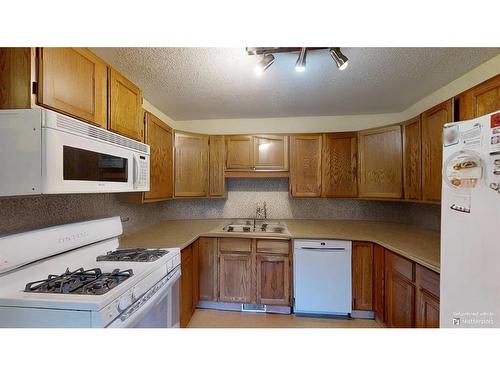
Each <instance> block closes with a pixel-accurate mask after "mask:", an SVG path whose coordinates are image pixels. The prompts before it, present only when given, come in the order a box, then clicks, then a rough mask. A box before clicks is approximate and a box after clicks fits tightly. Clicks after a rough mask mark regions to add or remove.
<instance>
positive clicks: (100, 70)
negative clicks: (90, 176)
mask: <svg viewBox="0 0 500 375" xmlns="http://www.w3.org/2000/svg"><path fill="white" fill-rule="evenodd" d="M107 69H108V68H107V65H106V63H104V62H103V61H102V60H101V59H100V58H98V57H97V56H95V55H94V54H93V53H91V52H90V51H89V50H87V49H85V48H39V49H38V103H39V104H40V105H42V106H44V107H48V108H51V109H54V110H56V111H59V112H63V113H66V114H68V115H71V116H74V117H77V118H79V119H82V120H85V121H89V122H91V123H93V124H96V125H98V126H100V127H102V128H106V127H107V111H108V103H107V74H108V73H107V72H108V70H107ZM141 104H142V103H141ZM140 114H141V113H140V111H139V112H138V114H137V116H138V117H137V121H138V125H140Z"/></svg>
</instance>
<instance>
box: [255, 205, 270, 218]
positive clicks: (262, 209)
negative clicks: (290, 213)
mask: <svg viewBox="0 0 500 375" xmlns="http://www.w3.org/2000/svg"><path fill="white" fill-rule="evenodd" d="M262 216H264V217H262ZM255 218H256V219H262V218H263V219H267V203H266V201H264V202H262V206H261V205H260V203H257V207H256V209H255Z"/></svg>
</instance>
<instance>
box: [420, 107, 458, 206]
mask: <svg viewBox="0 0 500 375" xmlns="http://www.w3.org/2000/svg"><path fill="white" fill-rule="evenodd" d="M452 120H453V116H452V100H451V99H450V100H448V101H446V102H444V103H441V104H439V105H437V106H435V107H433V108H431V109H429V110H427V111H425V112H424V113H422V200H424V201H428V202H437V203H439V202H440V201H441V169H442V154H443V141H442V138H443V136H442V134H443V125H444V124H446V123H448V122H451V121H452Z"/></svg>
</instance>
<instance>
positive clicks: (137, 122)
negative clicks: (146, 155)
mask: <svg viewBox="0 0 500 375" xmlns="http://www.w3.org/2000/svg"><path fill="white" fill-rule="evenodd" d="M108 100H109V103H108V107H109V130H111V131H114V132H116V133H118V134H121V135H124V136H126V137H130V138H133V139H135V140H138V141H141V142H143V141H144V128H143V126H142V120H141V114H142V91H141V89H140V88H139V87H137V86H136V85H135V84H134V83H132V82H131V81H129V80H128V79H127V78H126V77H125V76H123V75H122V74H120V73H119V72H118V71H116V70H114V69H113V68H109V72H108Z"/></svg>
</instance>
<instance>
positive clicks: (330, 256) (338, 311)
mask: <svg viewBox="0 0 500 375" xmlns="http://www.w3.org/2000/svg"><path fill="white" fill-rule="evenodd" d="M351 253H352V243H351V241H339V240H295V241H294V248H293V270H294V272H293V273H294V288H293V289H294V312H295V313H296V314H318V315H349V314H351V312H352V278H351Z"/></svg>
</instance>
